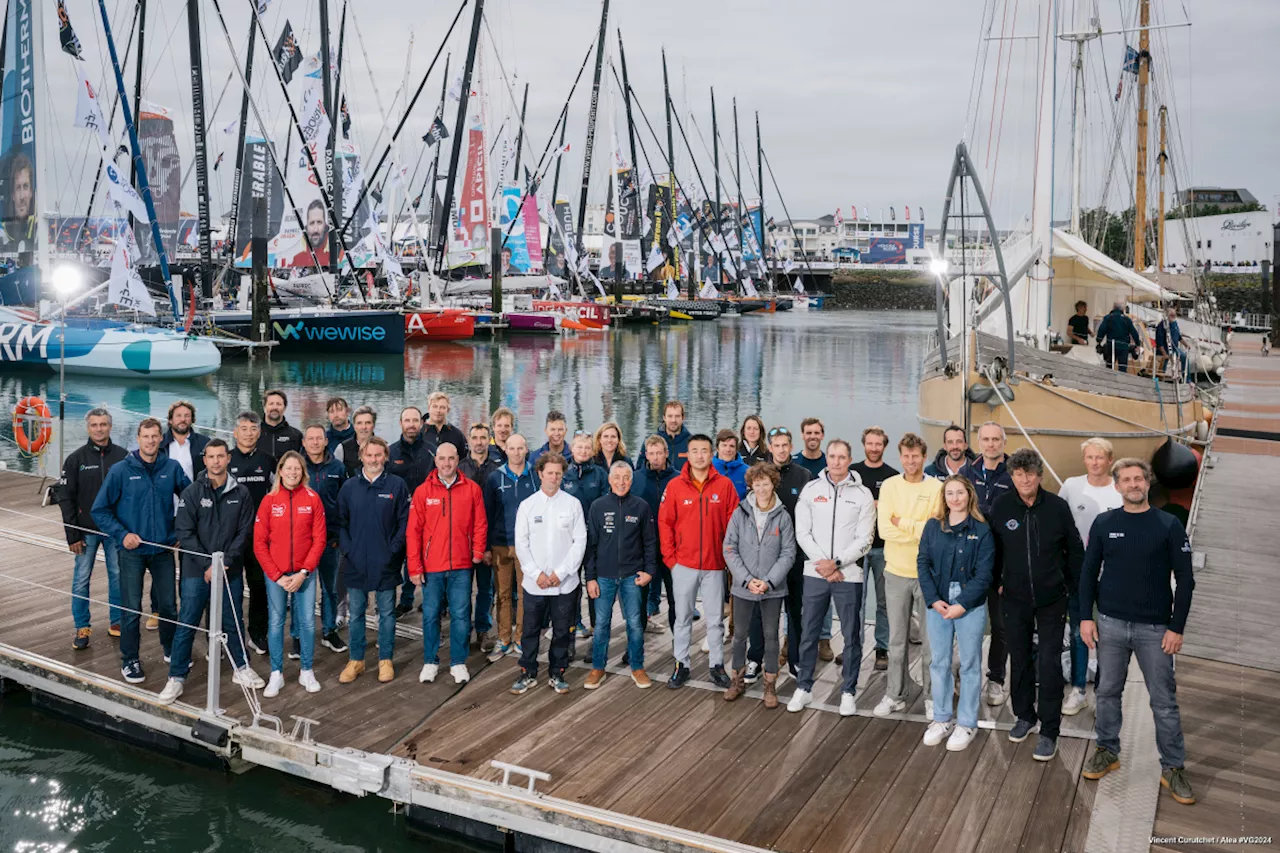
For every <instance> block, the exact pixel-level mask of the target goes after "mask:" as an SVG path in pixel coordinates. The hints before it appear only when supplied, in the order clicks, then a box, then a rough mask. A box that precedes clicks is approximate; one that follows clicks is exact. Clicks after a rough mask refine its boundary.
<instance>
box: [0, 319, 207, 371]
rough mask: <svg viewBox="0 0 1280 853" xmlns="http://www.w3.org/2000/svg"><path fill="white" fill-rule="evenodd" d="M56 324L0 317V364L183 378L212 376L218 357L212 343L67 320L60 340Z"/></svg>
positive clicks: (168, 333)
mask: <svg viewBox="0 0 1280 853" xmlns="http://www.w3.org/2000/svg"><path fill="white" fill-rule="evenodd" d="M61 337H62V327H61V325H59V324H57V323H47V322H44V323H42V322H33V321H30V320H26V319H23V318H22V317H20V316H19V315H16V314H13V313H11V312H4V313H3V314H0V365H12V366H23V367H47V368H51V369H57V367H58V365H59V362H60V360H61V359H62V358H64V357H65V359H66V371H67V372H68V373H72V374H81V375H88V376H134V377H150V378H154V379H187V378H191V377H194V376H205V375H206V374H209V373H213V372H214V371H216V370H217V369H218V368H219V367H220V366H221V365H222V356H221V354H220V353H219V352H218V348H217V347H216V346H214V345H213V343H212V342H210V341H208V340H206V339H203V338H199V337H191V336H188V335H185V334H183V333H181V332H172V331H165V330H162V329H146V328H140V327H136V326H129V325H126V324H123V323H113V322H104V321H92V320H89V321H82V320H75V319H72V320H69V321H68V322H67V326H66V341H65V342H63V341H62V340H61Z"/></svg>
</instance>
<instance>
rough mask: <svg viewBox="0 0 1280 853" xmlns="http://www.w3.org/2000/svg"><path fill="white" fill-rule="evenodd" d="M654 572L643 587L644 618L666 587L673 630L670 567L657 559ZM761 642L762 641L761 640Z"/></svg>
mask: <svg viewBox="0 0 1280 853" xmlns="http://www.w3.org/2000/svg"><path fill="white" fill-rule="evenodd" d="M654 572H655V574H654V576H653V580H651V581H649V583H648V584H646V585H645V586H644V587H643V589H644V593H645V601H644V607H645V610H644V613H645V616H646V618H649V617H648V614H650V613H651V612H652V611H654V610H656V609H657V607H658V602H659V600H660V599H661V598H662V588H663V587H666V590H667V626H668V627H669V628H670V629H671V630H673V631H674V630H675V627H676V608H675V605H674V604H672V603H671V602H673V601H675V599H674V598H672V595H673V590H674V588H675V587H674V584H673V583H672V581H671V569H669V568H667V567H666V566H664V565H663V564H662V562H661V561H659V562H658V566H657V568H656V569H654ZM761 642H763V640H762V641H761Z"/></svg>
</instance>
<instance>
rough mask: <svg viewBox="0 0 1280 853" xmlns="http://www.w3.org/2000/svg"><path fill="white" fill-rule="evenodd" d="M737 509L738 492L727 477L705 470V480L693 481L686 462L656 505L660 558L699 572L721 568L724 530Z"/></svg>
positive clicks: (670, 564) (690, 470)
mask: <svg viewBox="0 0 1280 853" xmlns="http://www.w3.org/2000/svg"><path fill="white" fill-rule="evenodd" d="M737 508H738V493H737V491H736V490H735V489H734V488H733V483H732V482H730V480H729V478H728V477H726V476H724V475H723V474H721V473H719V472H718V471H716V469H715V468H708V469H707V479H706V480H704V481H703V482H702V483H701V484H698V483H695V482H694V481H693V469H691V468H690V467H689V466H688V465H686V466H685V467H684V469H683V470H682V471H681V472H680V476H678V477H676V478H674V479H673V480H672V481H671V482H670V483H668V484H667V490H666V492H664V493H663V495H662V505H661V506H659V507H658V541H659V542H660V543H661V544H662V561H663V563H665V564H666V565H668V566H675V565H681V566H684V567H685V568H689V569H698V570H700V571H708V572H714V571H721V570H722V569H724V532H725V530H726V529H727V528H728V527H729V518H730V517H731V516H732V515H733V511H734V510H735V509H737Z"/></svg>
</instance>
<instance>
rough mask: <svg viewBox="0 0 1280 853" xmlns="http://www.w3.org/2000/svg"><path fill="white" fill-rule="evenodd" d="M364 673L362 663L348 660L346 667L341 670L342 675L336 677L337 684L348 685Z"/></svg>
mask: <svg viewBox="0 0 1280 853" xmlns="http://www.w3.org/2000/svg"><path fill="white" fill-rule="evenodd" d="M363 673H364V661H362V660H349V661H347V665H346V666H345V667H343V668H342V674H341V675H339V676H338V683H339V684H350V683H351V682H353V681H355V680H356V679H357V678H359V677H360V676H361V674H363Z"/></svg>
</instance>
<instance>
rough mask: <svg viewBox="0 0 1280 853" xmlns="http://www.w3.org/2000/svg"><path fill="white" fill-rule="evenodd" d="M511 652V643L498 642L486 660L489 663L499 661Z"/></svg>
mask: <svg viewBox="0 0 1280 853" xmlns="http://www.w3.org/2000/svg"><path fill="white" fill-rule="evenodd" d="M510 653H511V644H510V643H498V644H497V645H496V646H494V647H493V648H492V649H491V650H490V651H489V654H488V656H487V657H486V658H485V660H487V661H489V663H497V662H498V661H500V660H502V659H503V658H504V657H506V656H507V655H509V654H510Z"/></svg>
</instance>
